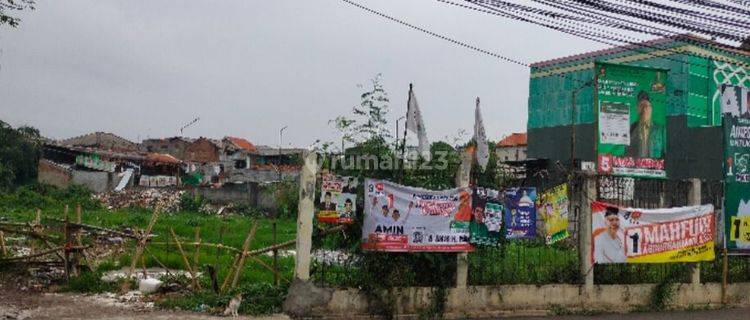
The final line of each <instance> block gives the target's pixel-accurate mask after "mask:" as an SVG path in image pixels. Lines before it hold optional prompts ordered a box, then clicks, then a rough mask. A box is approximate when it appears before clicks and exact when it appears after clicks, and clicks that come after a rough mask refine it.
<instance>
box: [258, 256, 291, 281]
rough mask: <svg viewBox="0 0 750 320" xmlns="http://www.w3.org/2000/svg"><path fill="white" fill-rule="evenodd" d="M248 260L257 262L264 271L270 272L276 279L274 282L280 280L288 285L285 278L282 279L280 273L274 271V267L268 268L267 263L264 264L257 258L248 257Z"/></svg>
mask: <svg viewBox="0 0 750 320" xmlns="http://www.w3.org/2000/svg"><path fill="white" fill-rule="evenodd" d="M250 259H253V260H255V262H257V263H258V264H259V265H261V266H262V267H264V268H266V269H267V270H268V271H271V272H272V273H273V274H274V276H276V279H274V280H279V279H281V280H284V282H286V283H289V279H287V278H284V277H282V276H281V273H279V271H278V270H276V269H275V268H274V267H272V266H269V265H268V264H267V263H265V262H264V261H263V260H261V259H260V258H258V257H256V256H250ZM277 285H278V284H277Z"/></svg>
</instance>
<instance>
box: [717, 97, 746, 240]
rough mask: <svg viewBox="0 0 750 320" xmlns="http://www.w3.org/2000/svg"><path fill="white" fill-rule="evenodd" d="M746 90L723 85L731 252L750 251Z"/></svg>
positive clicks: (726, 208)
mask: <svg viewBox="0 0 750 320" xmlns="http://www.w3.org/2000/svg"><path fill="white" fill-rule="evenodd" d="M748 94H750V92H749V91H748V89H746V88H742V87H737V86H729V85H723V86H722V87H721V110H722V114H723V118H724V119H723V124H724V159H725V160H724V182H725V183H724V241H725V243H726V247H727V249H729V250H730V251H744V252H750V110H749V109H748Z"/></svg>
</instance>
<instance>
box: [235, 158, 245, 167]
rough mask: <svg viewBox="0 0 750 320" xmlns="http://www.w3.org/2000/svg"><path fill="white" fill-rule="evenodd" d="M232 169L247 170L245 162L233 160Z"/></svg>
mask: <svg viewBox="0 0 750 320" xmlns="http://www.w3.org/2000/svg"><path fill="white" fill-rule="evenodd" d="M234 168H235V169H246V168H247V160H245V159H243V160H234Z"/></svg>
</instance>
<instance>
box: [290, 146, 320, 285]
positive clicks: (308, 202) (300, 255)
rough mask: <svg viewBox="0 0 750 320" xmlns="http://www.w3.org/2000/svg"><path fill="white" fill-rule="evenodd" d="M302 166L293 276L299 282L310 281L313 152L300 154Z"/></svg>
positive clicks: (314, 174)
mask: <svg viewBox="0 0 750 320" xmlns="http://www.w3.org/2000/svg"><path fill="white" fill-rule="evenodd" d="M302 158H303V160H304V165H303V166H302V170H301V171H300V177H299V206H298V207H297V209H298V214H297V248H296V249H297V255H296V258H295V261H294V262H295V264H294V276H295V277H296V278H298V279H300V280H303V281H307V280H309V279H310V251H311V250H312V229H313V227H312V224H313V216H315V177H316V175H317V173H318V155H317V153H315V152H307V151H306V152H304V153H303V154H302Z"/></svg>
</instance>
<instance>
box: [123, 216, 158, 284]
mask: <svg viewBox="0 0 750 320" xmlns="http://www.w3.org/2000/svg"><path fill="white" fill-rule="evenodd" d="M158 217H159V209H158V208H157V209H156V210H154V213H153V214H152V215H151V221H149V222H148V227H146V232H145V234H143V235H142V236H140V237H138V244H137V245H136V247H135V253H134V254H133V256H132V257H131V260H130V269H129V270H128V274H127V275H126V276H125V279H126V281H125V282H123V285H122V291H127V290H129V289H130V288H129V285H130V277H131V276H132V275H133V273H135V266H136V264H137V263H138V260H140V258H141V255H142V254H143V248H144V247H146V241H148V238H149V236H150V235H151V230H152V229H153V228H154V225H155V224H156V219H157V218H158Z"/></svg>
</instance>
